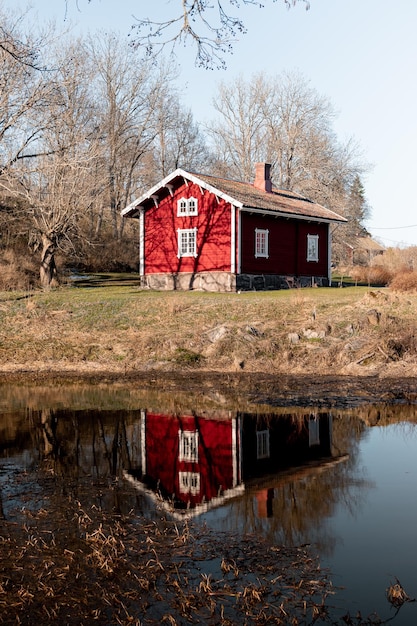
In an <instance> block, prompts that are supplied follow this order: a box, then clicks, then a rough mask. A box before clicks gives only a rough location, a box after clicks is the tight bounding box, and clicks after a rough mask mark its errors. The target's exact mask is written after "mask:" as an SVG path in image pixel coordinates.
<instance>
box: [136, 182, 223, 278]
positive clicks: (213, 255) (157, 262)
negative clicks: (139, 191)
mask: <svg viewBox="0 0 417 626" xmlns="http://www.w3.org/2000/svg"><path fill="white" fill-rule="evenodd" d="M154 195H155V194H152V195H151V196H150V197H149V198H146V201H145V206H144V209H143V211H144V218H143V220H144V230H145V239H144V256H145V259H146V273H147V274H166V273H168V274H178V273H192V274H195V273H196V272H211V271H214V270H216V271H222V272H226V271H230V266H231V257H230V244H231V207H230V204H229V203H228V202H226V201H225V200H224V199H223V198H220V197H219V196H218V195H214V194H213V193H211V192H210V191H208V190H207V189H205V188H203V187H201V186H200V185H198V184H197V183H195V182H192V181H189V180H182V179H181V178H177V179H176V180H175V182H174V183H173V184H172V187H171V189H170V192H169V193H168V194H166V193H165V194H164V195H162V194H160V195H159V198H161V199H160V200H158V202H153V201H152V202H151V200H152V196H154ZM190 206H191V207H192V210H191V211H190ZM179 207H180V208H179ZM181 207H188V208H186V209H182V208H181Z"/></svg>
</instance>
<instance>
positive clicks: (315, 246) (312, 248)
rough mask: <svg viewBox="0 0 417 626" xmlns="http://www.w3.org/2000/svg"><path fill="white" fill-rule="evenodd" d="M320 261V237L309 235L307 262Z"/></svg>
mask: <svg viewBox="0 0 417 626" xmlns="http://www.w3.org/2000/svg"><path fill="white" fill-rule="evenodd" d="M318 260H319V236H318V235H307V261H312V262H314V261H316V262H317V261H318Z"/></svg>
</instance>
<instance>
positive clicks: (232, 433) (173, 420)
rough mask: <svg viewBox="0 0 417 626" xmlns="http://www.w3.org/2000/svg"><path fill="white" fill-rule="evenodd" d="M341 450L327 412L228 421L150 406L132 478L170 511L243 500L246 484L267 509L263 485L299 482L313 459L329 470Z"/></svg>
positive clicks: (197, 511) (176, 513) (193, 512)
mask: <svg viewBox="0 0 417 626" xmlns="http://www.w3.org/2000/svg"><path fill="white" fill-rule="evenodd" d="M335 452H336V451H335V450H334V448H333V443H332V416H331V414H329V413H326V412H324V413H320V414H314V415H313V414H309V413H306V414H305V415H292V414H291V413H289V414H283V415H275V414H264V415H263V414H256V415H255V414H252V413H240V412H237V413H235V414H234V415H232V414H229V416H228V417H226V418H225V417H216V416H213V417H207V416H204V417H202V416H198V415H196V414H194V415H178V414H177V415H169V414H165V413H154V412H152V411H145V410H144V411H143V412H142V416H141V463H140V466H139V467H137V468H134V467H131V469H130V470H129V471H128V472H126V473H125V477H126V478H127V479H128V480H129V481H131V482H132V484H133V485H134V486H135V487H136V488H137V489H138V490H139V491H140V492H141V493H142V494H143V495H145V497H147V498H149V500H150V501H151V502H152V503H155V504H156V505H157V506H158V507H159V508H162V509H164V510H165V511H166V512H167V513H168V514H169V515H170V516H173V517H175V518H179V519H184V518H185V517H195V516H198V515H201V514H202V513H206V512H207V511H209V510H210V509H213V508H217V507H221V506H223V505H225V504H226V502H230V501H232V500H234V499H235V498H240V497H241V496H242V495H243V494H244V492H245V489H246V488H250V489H251V490H255V492H256V493H258V496H257V497H258V503H261V502H262V503H263V504H262V506H264V505H265V507H266V499H267V497H268V489H267V490H266V492H265V493H264V484H269V483H270V482H271V481H274V482H276V481H279V480H282V481H283V482H285V481H286V480H288V478H289V476H290V475H291V476H292V479H294V477H295V476H297V472H300V471H302V472H305V468H306V467H309V466H311V464H312V463H314V462H315V465H314V466H315V467H326V465H328V464H329V463H330V462H333V461H336V462H337V461H338V460H339V459H340V457H337V456H335V455H334V453H335ZM336 454H337V453H336ZM289 468H292V469H293V472H292V473H290V472H289ZM265 494H266V495H265ZM265 510H266V509H265Z"/></svg>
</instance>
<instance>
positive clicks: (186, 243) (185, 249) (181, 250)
mask: <svg viewBox="0 0 417 626" xmlns="http://www.w3.org/2000/svg"><path fill="white" fill-rule="evenodd" d="M177 232H178V254H177V256H178V258H179V259H180V258H181V257H194V258H196V257H197V228H179V229H178V231H177Z"/></svg>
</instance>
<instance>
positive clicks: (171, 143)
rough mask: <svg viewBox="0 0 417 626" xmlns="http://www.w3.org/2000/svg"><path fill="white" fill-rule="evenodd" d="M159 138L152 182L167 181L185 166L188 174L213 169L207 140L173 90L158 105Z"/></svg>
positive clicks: (156, 144) (157, 128) (155, 148)
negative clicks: (173, 172)
mask: <svg viewBox="0 0 417 626" xmlns="http://www.w3.org/2000/svg"><path fill="white" fill-rule="evenodd" d="M155 114H156V124H157V126H156V131H157V132H156V136H155V141H154V150H153V163H154V165H153V174H152V179H151V180H149V183H151V184H153V183H155V182H156V181H157V180H160V179H161V178H164V177H165V176H167V175H168V174H169V173H170V172H172V171H173V170H175V169H177V168H178V167H182V168H184V169H186V170H189V171H194V172H198V171H202V170H205V171H206V170H207V168H208V167H210V163H211V161H212V157H211V155H210V152H209V150H208V147H207V141H206V137H205V136H204V134H203V132H202V131H201V130H200V127H199V125H198V124H197V123H196V122H195V121H194V119H193V114H192V112H191V110H190V109H186V108H184V107H183V106H182V105H181V102H180V100H179V98H178V96H177V95H176V93H175V91H174V90H173V89H169V90H166V93H165V95H164V96H163V97H161V99H160V100H159V101H158V103H157V109H156V111H155Z"/></svg>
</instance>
